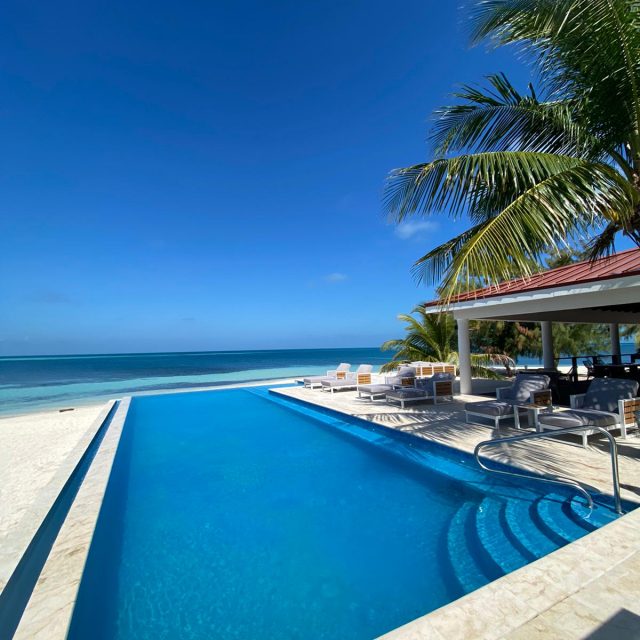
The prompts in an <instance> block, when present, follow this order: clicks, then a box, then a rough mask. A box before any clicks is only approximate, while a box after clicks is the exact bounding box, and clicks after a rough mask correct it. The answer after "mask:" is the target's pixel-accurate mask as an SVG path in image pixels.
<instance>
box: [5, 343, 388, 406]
mask: <svg viewBox="0 0 640 640" xmlns="http://www.w3.org/2000/svg"><path fill="white" fill-rule="evenodd" d="M389 357H390V356H389V354H388V353H382V352H381V351H380V350H379V349H377V348H369V349H295V350H294V349H286V350H277V351H276V350H273V351H210V352H198V353H147V354H120V355H82V356H33V357H5V358H0V415H10V414H17V413H22V412H26V411H34V410H40V409H47V408H55V407H67V406H76V405H79V404H88V403H90V402H92V401H95V400H102V399H107V398H113V397H119V396H123V395H129V394H132V393H134V394H135V393H144V392H153V391H157V390H159V389H174V390H175V389H188V388H196V387H207V386H216V385H221V384H233V383H237V382H247V381H253V380H269V379H275V378H290V377H294V376H300V375H303V374H320V373H324V372H325V371H326V370H327V369H331V368H334V367H335V366H336V365H337V364H338V363H340V362H349V363H351V364H352V365H353V367H354V368H355V367H356V366H357V365H359V364H363V363H366V364H372V365H373V366H374V368H375V369H377V368H378V367H379V366H380V365H381V364H383V363H384V362H386V361H387V360H388V359H389Z"/></svg>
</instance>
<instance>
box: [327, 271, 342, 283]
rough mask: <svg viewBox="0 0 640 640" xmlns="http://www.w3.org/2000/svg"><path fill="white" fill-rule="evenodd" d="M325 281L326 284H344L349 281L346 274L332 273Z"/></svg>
mask: <svg viewBox="0 0 640 640" xmlns="http://www.w3.org/2000/svg"><path fill="white" fill-rule="evenodd" d="M324 279H325V282H343V281H344V280H346V279H347V276H346V275H345V274H344V273H330V274H329V275H328V276H325V277H324Z"/></svg>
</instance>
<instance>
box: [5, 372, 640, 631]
mask: <svg viewBox="0 0 640 640" xmlns="http://www.w3.org/2000/svg"><path fill="white" fill-rule="evenodd" d="M269 384H274V382H273V381H270V382H269ZM269 384H268V385H255V384H248V385H238V387H245V386H269ZM238 387H235V388H238ZM225 388H226V389H228V388H229V387H222V388H218V389H219V390H223V389H225ZM213 390H214V389H206V390H203V391H213ZM193 391H194V392H195V390H193ZM130 401H131V397H126V398H123V399H122V400H121V401H120V406H119V407H118V409H117V411H116V413H115V415H114V417H113V419H112V421H111V424H110V425H109V426H108V430H107V432H106V434H105V436H104V439H103V441H102V443H101V445H100V447H99V449H98V451H97V453H96V455H95V458H94V460H93V462H92V464H91V467H90V468H89V470H88V472H87V474H86V477H85V478H84V481H83V483H82V485H81V487H80V489H79V491H78V494H77V496H76V499H75V501H74V502H73V504H72V506H71V508H70V510H69V513H68V514H67V518H66V520H65V522H64V523H63V525H62V528H61V530H60V533H59V535H58V538H57V539H56V541H55V543H54V545H53V547H52V549H51V553H50V554H49V557H48V559H47V562H46V563H45V565H44V567H43V570H42V573H41V574H40V577H39V578H38V582H37V584H36V587H35V589H34V590H33V593H32V594H31V598H30V599H29V602H28V604H27V607H26V609H25V611H24V614H23V616H22V619H21V621H20V624H19V626H18V628H17V631H16V634H15V635H14V638H15V639H17V640H27V639H29V640H57V639H58V638H59V639H61V640H62V639H63V638H65V637H66V635H67V633H68V629H69V624H70V621H71V617H72V614H73V608H74V605H75V601H76V598H77V594H78V589H79V586H80V580H81V577H82V573H83V570H84V566H85V563H86V559H87V556H88V552H89V547H90V544H91V540H92V537H93V532H94V530H95V527H96V524H97V520H98V515H99V512H100V509H101V506H102V502H103V499H104V495H105V491H106V488H107V483H108V480H109V476H110V473H111V468H112V465H113V461H114V458H115V454H116V451H117V448H118V444H119V442H120V436H121V434H122V428H123V426H124V423H125V420H126V416H127V413H128V410H129V406H130ZM307 404H308V405H309V406H310V407H312V408H313V407H315V405H314V404H313V403H307ZM332 411H334V412H335V413H338V414H340V413H342V414H343V415H345V416H348V415H349V414H347V413H344V412H340V411H339V410H334V409H332ZM350 417H351V416H350ZM451 448H453V449H455V447H451ZM639 527H640V509H636V510H635V511H633V512H631V513H629V514H626V515H625V516H623V517H621V518H620V519H618V520H616V521H615V522H612V523H609V524H607V525H604V526H603V527H601V528H600V529H598V530H596V531H594V532H592V533H589V534H587V535H586V536H584V537H583V538H580V539H579V540H577V541H575V542H572V543H570V544H568V545H567V546H565V547H563V548H561V549H558V550H556V551H554V552H553V553H551V554H549V555H547V556H545V557H543V558H541V559H539V560H536V561H534V562H532V563H530V564H528V565H526V566H525V567H522V568H521V569H518V570H516V571H514V572H512V573H509V574H507V575H506V576H503V577H502V578H499V579H498V580H495V581H493V582H491V583H489V584H488V585H486V586H484V587H481V588H480V589H477V590H476V591H473V592H471V593H469V594H467V595H465V596H463V597H461V598H459V599H457V600H454V601H452V602H451V603H449V604H447V605H444V606H443V607H440V608H439V609H436V610H434V611H432V612H430V613H428V614H426V615H424V616H421V617H419V618H416V619H415V620H413V621H410V622H408V623H407V624H405V625H403V626H401V627H398V628H397V629H394V630H391V631H389V632H388V633H386V634H384V635H383V636H381V638H384V639H385V640H419V639H420V640H426V639H427V638H434V639H435V640H451V639H454V638H487V639H488V638H506V637H510V636H511V635H512V634H514V633H517V632H518V629H521V628H522V627H523V625H526V624H527V623H531V622H532V621H535V620H537V619H539V618H542V619H544V615H545V613H546V612H548V611H550V610H552V609H553V607H554V606H555V605H558V604H559V603H562V602H564V601H566V600H568V599H569V598H571V597H572V596H574V595H575V594H579V592H580V591H581V590H582V589H584V588H585V587H587V586H589V585H591V584H593V583H594V582H596V581H597V580H598V579H600V578H602V577H603V576H606V575H607V573H609V572H611V571H613V570H615V569H616V568H617V567H620V565H622V563H624V562H625V561H627V560H629V559H630V558H631V557H633V556H637V558H638V559H640V537H638V536H637V531H638V528H639ZM514 637H515V635H514ZM522 637H527V636H522ZM549 637H552V636H549ZM566 637H569V636H566ZM576 637H577V636H576Z"/></svg>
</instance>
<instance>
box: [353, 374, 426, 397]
mask: <svg viewBox="0 0 640 640" xmlns="http://www.w3.org/2000/svg"><path fill="white" fill-rule="evenodd" d="M415 379H416V372H415V369H414V368H413V367H408V366H402V367H400V368H399V369H398V370H397V371H396V373H395V375H392V376H387V377H386V378H385V379H384V382H377V383H372V384H359V385H358V387H357V389H358V398H363V397H364V398H367V399H369V400H372V401H373V400H375V399H376V398H385V397H386V395H387V393H388V392H389V391H393V390H394V389H397V388H399V387H408V386H413V383H414V382H415Z"/></svg>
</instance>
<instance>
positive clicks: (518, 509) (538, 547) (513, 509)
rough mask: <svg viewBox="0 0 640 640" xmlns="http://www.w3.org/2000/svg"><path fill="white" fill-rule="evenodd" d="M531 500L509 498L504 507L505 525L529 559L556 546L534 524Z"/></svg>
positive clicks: (546, 552)
mask: <svg viewBox="0 0 640 640" xmlns="http://www.w3.org/2000/svg"><path fill="white" fill-rule="evenodd" d="M532 506H533V502H532V501H531V500H510V501H509V502H507V506H506V509H505V519H506V523H507V527H508V528H509V531H510V532H511V535H512V536H513V538H515V539H516V540H517V541H518V543H519V544H520V545H521V547H522V550H523V552H524V553H525V555H527V557H528V558H529V559H530V560H537V559H538V558H541V557H542V556H545V555H547V554H548V553H551V552H552V551H555V550H556V549H557V548H558V545H557V543H556V542H554V541H553V540H552V539H551V538H549V536H547V535H546V534H545V532H544V531H543V530H542V529H540V528H539V527H537V526H536V524H535V523H534V521H533V519H532V517H531V510H532Z"/></svg>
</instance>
